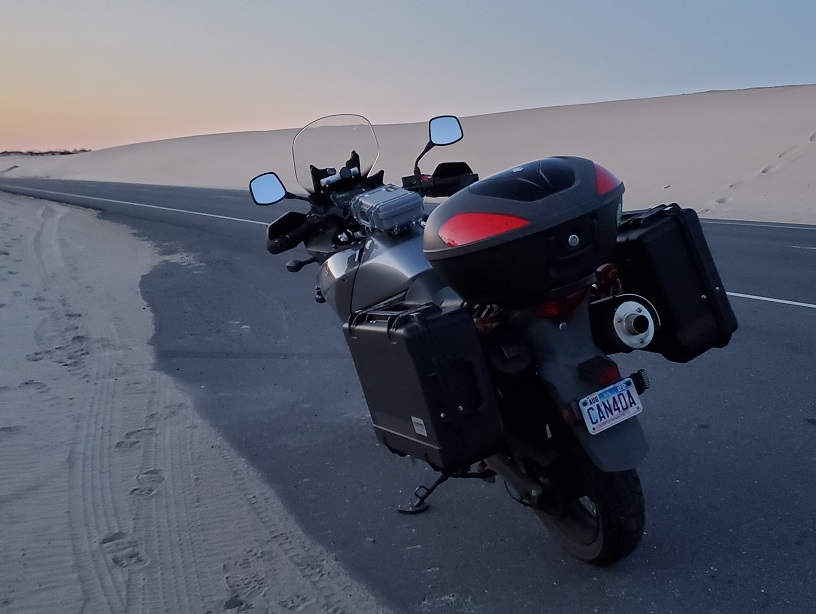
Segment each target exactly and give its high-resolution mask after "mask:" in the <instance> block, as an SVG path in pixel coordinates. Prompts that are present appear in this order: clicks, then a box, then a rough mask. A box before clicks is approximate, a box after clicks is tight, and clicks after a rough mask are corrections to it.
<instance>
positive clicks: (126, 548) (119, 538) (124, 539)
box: [99, 531, 147, 568]
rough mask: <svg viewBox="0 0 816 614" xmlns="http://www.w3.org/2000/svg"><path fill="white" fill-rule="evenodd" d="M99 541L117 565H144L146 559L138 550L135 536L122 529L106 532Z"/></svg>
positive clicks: (136, 566) (112, 561)
mask: <svg viewBox="0 0 816 614" xmlns="http://www.w3.org/2000/svg"><path fill="white" fill-rule="evenodd" d="M99 543H100V544H101V545H102V548H103V549H104V550H105V552H106V553H107V554H108V555H109V556H110V560H111V563H113V564H114V565H116V566H117V567H135V568H138V567H144V566H145V565H147V559H146V558H145V557H144V556H143V555H142V553H141V552H140V551H139V542H138V541H137V540H136V538H135V537H133V536H131V535H128V534H127V533H124V532H122V531H116V532H114V533H108V534H107V535H105V536H104V537H103V538H102V539H101V540H99Z"/></svg>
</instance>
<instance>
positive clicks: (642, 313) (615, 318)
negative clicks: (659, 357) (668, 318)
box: [589, 294, 660, 354]
mask: <svg viewBox="0 0 816 614" xmlns="http://www.w3.org/2000/svg"><path fill="white" fill-rule="evenodd" d="M589 317H590V322H591V324H592V336H593V337H594V339H595V343H596V344H597V346H598V347H599V348H600V349H601V350H602V351H603V352H605V353H607V354H615V353H618V352H631V351H633V350H642V349H645V348H646V347H647V346H648V345H649V344H650V343H651V342H652V340H653V339H654V336H655V333H656V332H657V329H658V328H659V327H660V316H658V314H657V310H656V309H655V308H654V305H652V303H651V302H649V300H648V299H645V298H643V297H642V296H638V295H637V294H620V295H618V296H610V297H609V298H605V299H601V300H599V301H595V302H593V303H590V305H589Z"/></svg>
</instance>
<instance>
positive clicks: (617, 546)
mask: <svg viewBox="0 0 816 614" xmlns="http://www.w3.org/2000/svg"><path fill="white" fill-rule="evenodd" d="M565 463H569V464H568V465H567V467H568V470H565V469H562V470H561V471H553V469H552V468H550V469H543V468H541V467H538V468H537V469H536V470H535V471H534V473H537V474H538V475H537V476H536V477H537V479H538V480H539V481H541V482H542V483H543V484H545V485H547V486H548V488H547V490H549V491H550V494H552V495H553V496H552V497H550V498H549V499H550V502H549V503H548V504H546V505H543V506H541V507H540V508H538V509H535V511H536V514H538V517H539V518H540V519H541V521H542V522H543V523H544V525H545V526H546V527H547V528H548V529H549V531H550V532H551V534H552V535H553V536H554V537H555V538H556V539H557V540H558V542H559V543H560V544H561V545H562V546H563V547H564V548H565V549H566V550H567V551H568V552H570V554H572V555H573V556H575V557H577V558H579V559H582V560H584V561H587V562H589V563H592V564H595V565H611V564H613V563H616V562H617V561H619V560H621V559H622V558H624V557H625V556H627V555H628V554H630V553H631V552H632V551H633V550H634V549H635V548H637V546H638V544H639V543H640V540H641V538H642V536H643V527H644V523H645V516H646V511H645V505H644V501H643V489H642V488H641V484H640V478H639V476H638V474H637V471H636V470H635V469H630V470H628V471H620V472H615V473H604V472H603V471H601V470H600V469H598V468H597V467H596V466H595V465H594V464H593V463H592V461H591V460H590V459H589V458H588V457H587V455H586V453H585V452H584V451H583V450H582V449H573V450H571V453H570V455H569V457H568V458H562V459H561V460H560V462H559V463H557V464H558V465H560V466H561V467H562V468H563V467H565Z"/></svg>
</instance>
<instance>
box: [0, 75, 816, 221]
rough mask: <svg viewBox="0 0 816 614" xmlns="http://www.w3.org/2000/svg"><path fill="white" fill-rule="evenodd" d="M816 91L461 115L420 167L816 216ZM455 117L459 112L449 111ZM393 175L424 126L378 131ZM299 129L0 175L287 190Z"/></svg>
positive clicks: (732, 209)
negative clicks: (261, 176)
mask: <svg viewBox="0 0 816 614" xmlns="http://www.w3.org/2000/svg"><path fill="white" fill-rule="evenodd" d="M814 109H816V86H814V85H811V86H791V87H778V88H764V89H752V90H739V91H718V92H706V93H700V94H689V95H683V96H669V97H663V98H651V99H643V100H626V101H618V102H605V103H597V104H587V105H575V106H565V107H552V108H543V109H531V110H525V111H514V112H508V113H496V114H492V115H483V116H478V117H468V118H463V120H462V123H463V126H464V129H465V138H464V140H463V141H461V142H460V143H458V144H456V145H454V146H452V147H450V148H444V149H443V148H440V149H437V150H435V151H433V152H431V154H429V155H428V156H427V163H426V165H425V167H424V168H425V169H427V170H432V169H433V166H434V165H435V164H436V163H437V162H439V161H442V160H449V159H464V160H467V161H468V162H469V163H470V164H471V166H472V167H473V168H474V170H475V171H476V172H478V173H480V174H481V176H482V177H486V176H488V175H490V174H492V173H495V172H498V171H500V170H502V169H504V168H507V167H509V166H512V165H515V164H518V163H521V162H526V161H528V160H532V159H537V158H541V157H545V156H549V155H580V156H585V157H589V158H592V159H594V160H596V161H598V162H599V163H601V164H603V165H604V166H606V167H608V168H609V169H610V170H612V171H613V172H614V173H615V174H617V175H618V176H619V177H621V178H622V179H623V180H624V182H625V184H626V186H627V194H626V197H625V202H626V206H627V207H628V208H642V207H648V206H652V205H654V204H659V203H661V202H674V201H676V202H679V203H681V204H682V205H683V206H688V207H692V208H694V209H696V210H697V211H699V212H700V213H701V215H703V216H707V217H715V218H730V219H747V220H767V221H782V222H801V223H816V203H814V200H815V199H814V192H815V191H816V185H814V180H813V179H812V175H813V169H814V168H816V113H815V112H814ZM451 111H452V112H455V109H451ZM376 131H377V136H378V139H379V142H380V149H381V159H380V162H379V163H378V164H377V167H378V168H385V169H386V179H387V180H389V181H392V182H396V183H398V182H399V178H400V176H401V175H403V174H408V172H410V170H411V168H412V167H413V160H414V158H415V157H416V155H417V153H418V152H419V151H420V150H421V149H422V147H423V145H424V144H425V141H426V138H427V133H426V126H425V124H402V125H388V126H379V127H377V128H376ZM294 133H295V130H280V131H270V132H249V133H234V134H217V135H209V136H196V137H187V138H181V139H172V140H166V141H157V142H152V143H141V144H135V145H126V146H122V147H114V148H110V149H105V150H100V151H95V152H90V153H85V154H78V155H74V156H60V157H55V158H48V159H44V158H34V159H27V158H25V157H14V156H10V157H4V158H3V160H2V164H0V167H2V168H7V167H11V166H15V165H16V166H17V167H18V168H13V169H10V170H6V171H0V180H1V179H2V177H25V176H47V177H59V178H67V179H91V180H101V181H126V182H135V183H156V184H167V185H188V186H200V187H222V188H245V187H246V184H247V180H248V179H249V178H251V177H252V176H254V175H255V174H257V173H260V172H263V171H265V170H276V171H278V173H279V174H280V175H281V177H282V178H283V179H284V181H285V182H286V183H287V185H288V186H290V187H291V188H297V187H298V186H297V184H296V183H295V181H294V176H293V173H292V162H291V148H290V147H291V140H292V137H293V135H294Z"/></svg>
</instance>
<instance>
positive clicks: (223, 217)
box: [0, 186, 269, 226]
mask: <svg viewBox="0 0 816 614" xmlns="http://www.w3.org/2000/svg"><path fill="white" fill-rule="evenodd" d="M0 187H2V186H0ZM10 187H14V186H10ZM20 189H23V190H26V191H28V192H38V193H40V194H51V195H57V196H70V197H71V198H84V199H86V200H99V201H102V202H106V203H116V204H118V205H131V206H133V207H145V208H147V209H161V210H162V211H172V212H173V213H188V214H190V215H200V216H203V217H212V218H215V219H219V220H229V221H230V222H244V223H246V224H260V225H261V226H269V222H259V221H257V220H245V219H243V218H240V217H229V216H227V215H215V214H214V213H201V212H200V211H189V210H187V209H174V208H173V207H160V206H158V205H148V204H146V203H133V202H130V201H127V200H113V199H112V198H99V197H97V196H85V195H84V194H68V193H66V192H52V191H51V190H38V189H35V188H20Z"/></svg>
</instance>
